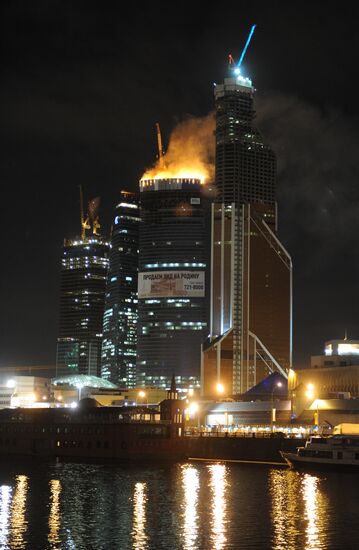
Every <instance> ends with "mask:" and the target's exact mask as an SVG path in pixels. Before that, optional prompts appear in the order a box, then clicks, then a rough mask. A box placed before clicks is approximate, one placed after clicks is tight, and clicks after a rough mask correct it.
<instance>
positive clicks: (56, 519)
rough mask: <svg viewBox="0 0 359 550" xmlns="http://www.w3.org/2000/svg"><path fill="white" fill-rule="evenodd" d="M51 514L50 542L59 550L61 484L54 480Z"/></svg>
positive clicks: (52, 484) (51, 487) (52, 546)
mask: <svg viewBox="0 0 359 550" xmlns="http://www.w3.org/2000/svg"><path fill="white" fill-rule="evenodd" d="M50 491H51V495H50V502H51V503H50V513H49V536H48V541H49V543H50V545H51V548H53V549H54V550H55V549H59V550H60V546H58V544H60V542H61V541H60V537H59V534H60V526H61V513H60V495H61V482H60V480H58V479H52V480H51V481H50Z"/></svg>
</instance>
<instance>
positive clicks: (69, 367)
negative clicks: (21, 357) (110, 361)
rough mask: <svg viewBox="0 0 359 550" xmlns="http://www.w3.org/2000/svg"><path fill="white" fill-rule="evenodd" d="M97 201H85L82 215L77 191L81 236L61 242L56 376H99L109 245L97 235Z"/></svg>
mask: <svg viewBox="0 0 359 550" xmlns="http://www.w3.org/2000/svg"><path fill="white" fill-rule="evenodd" d="M99 201H100V199H99V198H95V199H92V200H91V201H89V203H88V209H87V214H86V215H85V214H84V209H83V197H82V190H81V188H80V224H81V225H80V227H81V234H80V236H78V237H77V238H74V239H65V241H64V246H63V251H62V260H61V276H60V314H59V330H58V339H57V352H56V376H66V375H70V374H89V375H93V376H99V375H100V368H101V343H102V321H103V312H104V297H105V284H106V276H107V271H108V265H109V249H110V245H109V243H108V242H107V240H106V239H104V238H103V237H102V236H101V235H100V233H99V229H100V223H99V217H98V208H99Z"/></svg>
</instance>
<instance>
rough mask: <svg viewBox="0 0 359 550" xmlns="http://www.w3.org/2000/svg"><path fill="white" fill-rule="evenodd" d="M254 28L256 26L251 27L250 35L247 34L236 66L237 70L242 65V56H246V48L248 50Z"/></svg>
mask: <svg viewBox="0 0 359 550" xmlns="http://www.w3.org/2000/svg"><path fill="white" fill-rule="evenodd" d="M256 26H257V25H252V28H251V30H250V33H249V35H248V38H247V42H246V45H245V46H244V48H243V51H242V54H241V57H240V60H239V61H238V65H237V68H238V69H239V68H240V66H241V65H242V61H243V58H244V56H245V55H246V51H247V48H248V46H249V43H250V41H251V39H252V36H253V33H254V30H255V28H256Z"/></svg>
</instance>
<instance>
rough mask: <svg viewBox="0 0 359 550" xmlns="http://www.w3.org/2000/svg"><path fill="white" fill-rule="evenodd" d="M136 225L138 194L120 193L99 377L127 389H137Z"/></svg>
mask: <svg viewBox="0 0 359 550" xmlns="http://www.w3.org/2000/svg"><path fill="white" fill-rule="evenodd" d="M139 222H140V209H139V195H138V193H129V192H127V191H121V199H120V202H119V203H118V204H117V206H116V211H115V216H114V221H113V224H112V234H111V250H110V267H109V272H108V277H107V283H106V297H105V312H104V318H103V341H102V362H101V376H102V378H106V379H107V380H110V381H111V382H113V383H114V384H117V385H119V386H121V387H127V388H132V387H134V386H135V385H136V346H137V317H138V311H137V310H138V300H137V278H138V232H139Z"/></svg>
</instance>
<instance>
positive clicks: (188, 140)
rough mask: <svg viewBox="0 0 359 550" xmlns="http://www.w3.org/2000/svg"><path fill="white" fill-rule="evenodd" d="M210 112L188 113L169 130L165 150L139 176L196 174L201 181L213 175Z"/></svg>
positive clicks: (188, 176) (195, 176)
mask: <svg viewBox="0 0 359 550" xmlns="http://www.w3.org/2000/svg"><path fill="white" fill-rule="evenodd" d="M214 127H215V120H214V113H210V114H209V115H207V116H205V117H203V118H194V117H190V118H188V119H186V120H184V121H183V122H180V123H179V124H178V125H177V126H176V127H175V129H174V130H173V132H172V134H171V137H170V141H169V145H168V150H167V153H166V154H165V155H164V156H163V157H161V158H159V159H158V161H157V162H156V164H155V166H153V168H150V169H149V170H147V171H146V172H145V173H144V174H143V176H142V178H141V179H165V178H197V179H200V180H201V183H205V182H208V181H212V180H213V177H214Z"/></svg>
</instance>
